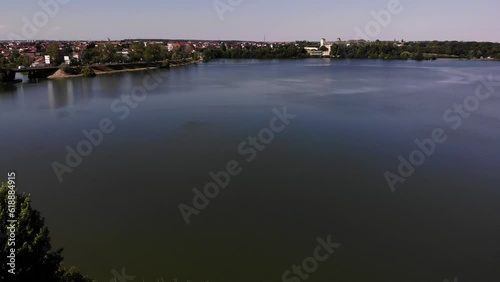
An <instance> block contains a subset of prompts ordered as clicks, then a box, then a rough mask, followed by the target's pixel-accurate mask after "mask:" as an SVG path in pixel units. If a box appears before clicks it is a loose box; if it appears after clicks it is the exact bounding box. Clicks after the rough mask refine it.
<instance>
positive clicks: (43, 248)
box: [0, 184, 92, 282]
mask: <svg viewBox="0 0 500 282" xmlns="http://www.w3.org/2000/svg"><path fill="white" fill-rule="evenodd" d="M8 196H9V188H8V186H7V184H1V185H0V229H1V232H0V242H1V243H0V257H2V258H4V259H5V258H6V257H7V256H9V255H10V254H11V250H10V249H11V248H15V274H14V275H13V274H11V273H9V272H8V270H9V269H10V266H9V265H7V263H2V264H0V281H4V282H28V281H33V282H34V281H36V282H69V281H72V282H91V281H92V280H90V279H89V278H86V277H84V276H83V275H80V276H78V275H75V273H74V272H75V270H74V269H70V271H67V270H65V269H64V267H63V266H62V261H63V258H62V256H61V253H62V249H59V250H55V251H54V250H52V245H51V240H50V236H49V230H48V228H47V227H46V226H45V220H44V218H43V217H42V216H41V215H40V212H38V211H37V210H35V209H33V208H32V207H31V197H30V196H29V195H26V194H18V193H15V196H16V200H15V205H14V206H15V211H14V214H15V215H16V216H17V222H16V223H15V228H16V229H15V235H16V236H15V246H9V243H8V238H9V237H8V236H10V232H9V230H8V227H9V226H10V224H11V223H8V222H7V220H9V219H12V218H11V217H9V213H10V212H11V211H9V210H8V208H9V207H8V200H9V198H8ZM11 197H12V194H11ZM7 234H9V235H7ZM69 277H74V278H76V279H80V280H68V278H69Z"/></svg>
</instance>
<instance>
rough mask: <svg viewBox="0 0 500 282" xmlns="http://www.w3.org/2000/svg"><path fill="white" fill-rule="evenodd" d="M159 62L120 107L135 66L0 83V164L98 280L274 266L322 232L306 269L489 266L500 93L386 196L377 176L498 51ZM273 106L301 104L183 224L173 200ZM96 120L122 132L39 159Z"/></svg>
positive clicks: (491, 273)
mask: <svg viewBox="0 0 500 282" xmlns="http://www.w3.org/2000/svg"><path fill="white" fill-rule="evenodd" d="M165 72H167V73H168V76H167V77H166V78H165V81H164V83H162V84H161V85H159V86H158V87H157V88H155V89H153V90H152V91H149V92H148V96H147V99H146V100H145V101H144V102H141V103H140V105H139V106H138V107H137V108H134V109H131V112H130V115H129V116H128V117H127V119H125V120H123V121H122V120H120V119H118V118H117V114H116V113H114V112H113V111H112V110H111V107H110V106H111V103H112V102H113V101H114V100H115V99H117V98H119V97H120V96H121V95H123V94H127V93H129V92H130V90H131V88H133V87H134V86H137V85H142V81H143V78H144V76H145V75H146V73H145V72H138V73H120V74H115V75H110V76H98V77H96V78H93V79H85V78H73V79H65V80H45V81H40V82H38V83H27V82H25V83H22V84H17V85H13V86H6V87H4V88H1V89H0V129H1V132H2V138H0V157H1V159H2V162H0V171H8V170H11V169H12V168H15V169H16V170H17V171H18V174H19V181H20V183H19V187H20V188H19V189H20V190H21V191H25V192H28V193H31V194H32V195H33V198H32V199H33V203H34V206H35V207H36V208H38V209H40V210H41V211H42V213H43V215H44V216H45V217H46V219H47V224H48V226H49V228H50V230H51V235H52V237H53V238H54V244H53V245H54V246H55V247H64V249H65V251H64V256H65V258H66V263H67V264H68V265H78V266H80V267H81V268H82V270H83V271H84V272H86V273H89V274H90V275H91V276H92V277H94V278H95V279H98V280H99V281H109V280H110V279H111V278H112V275H111V271H112V270H113V269H117V270H118V269H121V268H122V267H126V269H127V274H130V275H133V276H136V277H137V280H140V281H142V280H143V279H144V281H157V280H158V279H159V278H160V277H162V278H163V279H164V280H165V281H167V280H168V279H174V278H177V279H178V280H179V281H183V280H186V281H187V280H192V281H249V282H250V281H252V282H253V281H280V280H281V275H282V274H283V272H284V271H285V270H287V269H290V266H291V265H293V264H299V263H301V262H302V261H303V260H304V258H306V257H308V256H310V255H311V250H313V249H314V247H315V244H316V242H315V238H317V237H322V238H323V237H325V236H327V235H329V234H331V235H332V240H333V241H335V242H339V243H341V244H342V247H341V248H339V250H338V251H336V252H335V255H334V256H332V257H331V258H330V259H329V260H328V261H326V262H324V263H321V265H320V267H319V269H318V271H317V272H315V273H313V274H311V277H310V278H309V279H308V280H307V281H381V282H382V281H383V282H387V281H389V282H392V281H409V282H421V281H443V279H444V278H446V277H455V276H458V277H460V279H461V280H463V281H479V279H478V278H491V277H500V273H499V268H498V265H499V263H500V257H499V256H498V251H499V250H500V245H499V243H498V237H499V236H500V224H499V220H498V214H500V206H499V205H498V200H499V197H500V190H499V189H498V183H499V181H500V178H499V176H498V173H497V170H498V160H499V159H500V148H499V147H498V140H500V131H499V130H498V122H499V120H500V111H498V109H499V108H500V99H499V97H500V92H499V91H496V92H495V94H494V95H493V96H492V97H491V98H490V99H488V100H487V101H486V102H485V103H482V104H481V107H480V108H479V109H478V110H477V111H476V112H474V113H473V114H472V115H471V116H470V117H469V118H468V119H464V124H463V125H462V127H461V128H460V130H457V131H455V132H450V136H449V141H447V143H446V144H443V145H442V146H440V147H439V148H437V150H436V153H435V154H434V155H433V156H432V157H430V158H429V159H428V160H426V162H425V165H423V166H421V167H419V168H418V171H416V172H415V174H414V175H413V176H412V177H411V178H409V179H407V181H406V182H405V183H404V184H402V185H401V187H398V190H397V193H391V191H390V189H389V188H388V186H387V183H386V180H385V178H384V176H383V174H384V172H385V171H386V170H394V169H395V166H397V161H398V156H399V155H401V154H405V153H407V152H411V151H412V150H414V149H415V147H414V146H415V144H414V140H415V139H417V138H420V139H422V138H427V137H429V133H430V132H431V130H432V129H434V128H436V127H445V126H447V124H446V123H445V122H444V121H443V112H444V111H446V110H447V109H449V108H450V107H452V106H453V105H454V104H455V103H462V102H463V100H464V98H465V97H467V96H469V95H471V94H474V91H475V88H476V84H477V83H478V80H480V79H481V78H485V77H488V75H489V74H493V76H494V78H495V79H496V80H498V79H499V77H498V74H499V73H500V66H499V65H498V62H474V61H432V62H410V61H408V62H402V61H364V60H360V61H350V62H348V61H335V60H333V61H330V60H283V61H280V60H269V61H258V60H235V61H231V60H220V61H213V62H211V63H208V64H200V65H198V66H190V67H183V68H178V69H172V70H170V71H165ZM284 105H286V106H287V107H288V110H289V112H290V113H293V114H297V118H296V119H294V120H293V122H291V123H290V125H289V127H287V129H286V131H284V132H283V133H280V134H279V136H278V135H277V136H276V138H275V140H274V141H273V142H272V143H271V144H269V145H267V147H266V149H265V150H264V151H262V152H259V154H258V156H257V158H256V160H255V161H254V162H252V163H251V164H249V165H247V166H245V167H244V171H243V172H242V174H241V175H240V176H238V177H237V178H234V179H231V183H230V185H229V187H228V188H226V189H225V190H224V192H223V193H221V194H220V196H219V197H218V198H216V199H213V200H211V203H210V206H209V207H207V208H206V209H205V210H204V211H203V213H201V214H200V215H199V216H197V217H196V220H194V219H193V223H192V224H191V225H190V226H186V225H185V223H184V220H183V218H182V216H181V214H180V212H179V210H178V205H179V203H181V202H187V201H189V200H190V199H192V198H193V192H192V189H193V188H194V187H198V188H199V187H202V186H203V185H204V184H205V183H207V182H208V181H210V176H209V173H210V172H211V171H214V172H217V171H220V170H223V169H224V168H225V165H226V164H227V162H228V161H229V160H233V159H234V160H240V159H241V156H240V155H239V154H238V150H237V148H238V144H240V143H241V142H242V141H244V140H247V138H248V136H253V135H255V134H257V133H258V132H259V131H260V130H261V129H262V128H264V127H266V126H268V125H269V119H270V118H271V115H272V109H273V108H275V107H278V108H281V107H283V106H284ZM102 118H110V119H111V120H113V122H114V124H115V125H116V130H115V131H114V132H113V133H112V134H109V135H106V136H105V137H104V140H103V142H102V144H101V145H99V146H98V147H96V148H94V150H93V152H92V154H91V155H90V156H88V157H86V158H85V159H84V160H83V161H82V164H81V165H80V166H78V167H77V168H76V169H75V171H74V172H72V173H71V174H68V175H67V176H65V180H64V182H63V183H59V182H58V180H57V177H56V176H55V174H54V172H53V171H52V168H51V165H50V164H51V163H52V162H53V161H59V162H61V161H63V160H64V159H65V157H66V153H67V152H66V150H65V147H66V146H73V147H74V146H75V145H76V144H77V143H78V142H79V141H81V140H82V138H84V136H83V135H82V130H83V129H86V130H91V129H94V128H97V127H98V126H99V122H100V120H101V119H102ZM464 242H466V243H464ZM490 280H491V279H490ZM160 281H161V280H160ZM492 281H493V280H492Z"/></svg>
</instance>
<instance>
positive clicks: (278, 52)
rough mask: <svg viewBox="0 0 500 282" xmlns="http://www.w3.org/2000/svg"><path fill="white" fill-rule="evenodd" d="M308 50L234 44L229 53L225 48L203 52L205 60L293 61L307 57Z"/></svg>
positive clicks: (283, 46)
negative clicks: (292, 59)
mask: <svg viewBox="0 0 500 282" xmlns="http://www.w3.org/2000/svg"><path fill="white" fill-rule="evenodd" d="M307 56H308V55H307V52H306V50H305V49H304V48H303V47H301V46H296V45H295V44H283V45H279V46H274V48H271V46H264V47H257V46H255V45H250V44H247V45H245V46H244V47H241V45H240V44H234V45H232V46H229V47H227V51H223V48H216V47H208V48H207V49H205V50H204V51H203V60H204V61H209V60H211V59H219V58H228V59H291V58H305V57H307Z"/></svg>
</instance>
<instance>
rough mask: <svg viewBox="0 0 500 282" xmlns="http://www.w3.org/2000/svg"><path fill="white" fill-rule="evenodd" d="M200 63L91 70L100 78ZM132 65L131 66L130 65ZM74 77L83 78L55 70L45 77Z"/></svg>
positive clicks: (96, 68) (102, 66)
mask: <svg viewBox="0 0 500 282" xmlns="http://www.w3.org/2000/svg"><path fill="white" fill-rule="evenodd" d="M200 62H202V61H201V60H198V61H194V60H190V61H186V62H180V63H169V64H168V66H166V67H162V66H160V65H158V66H149V67H128V66H127V65H125V64H124V65H119V64H109V65H93V66H91V68H92V69H93V70H94V72H95V75H96V76H101V75H112V74H115V73H125V72H138V71H146V70H154V69H163V68H165V69H170V68H177V67H183V66H190V65H194V64H198V63H200ZM131 65H133V64H131ZM110 66H121V67H124V68H123V69H110ZM74 77H84V76H83V74H68V73H65V72H64V71H63V70H57V71H56V72H55V73H54V74H52V75H49V76H47V79H67V78H74Z"/></svg>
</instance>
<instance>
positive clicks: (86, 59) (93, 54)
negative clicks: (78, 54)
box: [81, 43, 198, 65]
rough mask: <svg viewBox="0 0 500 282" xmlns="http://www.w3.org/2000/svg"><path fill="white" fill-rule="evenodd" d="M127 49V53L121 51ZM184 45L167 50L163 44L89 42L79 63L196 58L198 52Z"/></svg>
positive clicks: (149, 61)
mask: <svg viewBox="0 0 500 282" xmlns="http://www.w3.org/2000/svg"><path fill="white" fill-rule="evenodd" d="M124 50H127V51H128V55H124V54H123V53H122V52H123V51H124ZM193 51H194V49H193V48H192V47H191V46H189V45H186V46H184V47H182V48H180V47H175V48H173V50H171V51H169V50H168V49H167V47H166V46H165V45H159V44H147V45H146V46H144V44H143V43H135V44H131V45H129V44H121V45H119V46H115V45H113V44H105V45H99V46H96V45H95V44H93V43H91V44H89V45H88V46H87V49H86V50H85V51H84V52H83V55H82V60H81V63H82V64H83V65H88V64H105V63H126V62H147V63H151V62H160V61H165V60H181V59H188V58H191V59H195V60H197V59H198V52H196V51H194V52H193Z"/></svg>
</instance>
